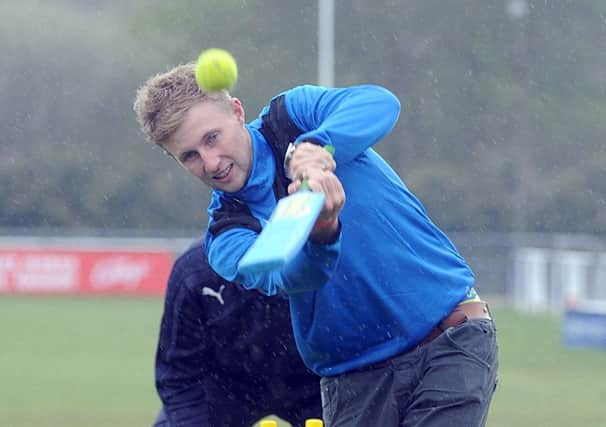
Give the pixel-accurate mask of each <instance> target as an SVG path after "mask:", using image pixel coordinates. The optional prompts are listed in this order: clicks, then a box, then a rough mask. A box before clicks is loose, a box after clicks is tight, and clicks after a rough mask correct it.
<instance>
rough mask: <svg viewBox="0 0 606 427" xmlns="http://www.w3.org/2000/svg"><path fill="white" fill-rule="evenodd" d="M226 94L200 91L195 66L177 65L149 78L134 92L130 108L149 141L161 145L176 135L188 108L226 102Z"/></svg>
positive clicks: (227, 98)
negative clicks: (208, 102)
mask: <svg viewBox="0 0 606 427" xmlns="http://www.w3.org/2000/svg"><path fill="white" fill-rule="evenodd" d="M230 99H231V97H230V95H229V93H228V92H227V91H219V92H213V93H206V92H203V91H202V90H201V89H200V88H199V87H198V85H197V83H196V78H195V64H193V63H189V64H184V65H178V66H176V67H174V68H173V69H171V70H169V71H167V72H165V73H162V74H157V75H155V76H153V77H151V78H150V79H149V80H147V82H145V84H144V85H143V86H141V87H140V88H139V89H138V90H137V95H136V98H135V102H134V105H133V109H134V110H135V113H136V115H137V121H138V122H139V125H140V126H141V130H142V131H143V133H144V134H145V136H146V138H147V140H148V141H149V142H152V143H155V144H159V145H162V144H163V143H165V142H167V141H168V140H169V139H170V137H171V136H172V135H173V134H174V133H175V132H176V130H177V129H178V128H179V126H180V125H181V123H183V119H184V117H185V114H186V113H187V112H188V111H189V109H190V108H191V107H192V106H194V105H196V104H198V103H200V102H207V101H211V102H219V103H225V104H227V103H229V100H230Z"/></svg>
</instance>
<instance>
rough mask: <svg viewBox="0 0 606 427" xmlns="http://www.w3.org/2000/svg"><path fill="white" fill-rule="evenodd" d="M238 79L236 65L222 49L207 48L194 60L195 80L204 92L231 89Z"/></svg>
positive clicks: (232, 58)
mask: <svg viewBox="0 0 606 427" xmlns="http://www.w3.org/2000/svg"><path fill="white" fill-rule="evenodd" d="M236 80H238V66H237V65H236V60H235V59H234V57H233V56H232V54H231V53H229V52H228V51H226V50H224V49H207V50H205V51H203V52H202V53H201V54H200V56H199V57H198V61H197V62H196V82H197V83H198V86H199V87H200V89H202V90H203V91H205V92H213V91H218V90H223V89H227V90H231V88H233V87H234V85H235V84H236Z"/></svg>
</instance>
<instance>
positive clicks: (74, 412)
mask: <svg viewBox="0 0 606 427" xmlns="http://www.w3.org/2000/svg"><path fill="white" fill-rule="evenodd" d="M161 308H162V301H161V300H159V299H149V300H138V299H82V298H73V299H72V298H22V297H2V298H0V338H1V347H0V426H2V427H8V426H18V427H29V426H31V427H34V426H35V427H40V426H62V427H72V426H73V427H75V426H78V427H80V426H89V427H95V426H114V427H120V426H124V427H126V426H128V427H133V426H148V425H150V423H151V421H152V420H153V418H154V416H155V414H156V412H157V410H158V407H159V400H158V398H157V397H156V395H155V391H154V387H153V362H154V352H155V344H156V338H157V333H158V324H159V320H160V315H161ZM493 311H494V314H495V318H496V320H497V327H498V330H499V340H500V349H501V369H500V384H499V387H498V390H497V393H496V395H495V399H494V401H493V405H492V409H491V413H490V417H489V421H488V425H489V426H490V427H511V426H515V427H524V426H529V427H542V426H549V427H570V426H583V427H604V426H606V410H604V409H603V408H604V403H605V402H606V380H605V376H604V373H605V372H606V352H598V351H588V350H574V351H572V350H566V349H564V348H563V347H562V345H561V342H560V330H559V327H560V325H559V320H558V319H557V318H554V317H551V316H548V315H545V316H530V315H523V314H519V313H515V312H513V311H511V310H509V309H504V308H500V309H496V310H493Z"/></svg>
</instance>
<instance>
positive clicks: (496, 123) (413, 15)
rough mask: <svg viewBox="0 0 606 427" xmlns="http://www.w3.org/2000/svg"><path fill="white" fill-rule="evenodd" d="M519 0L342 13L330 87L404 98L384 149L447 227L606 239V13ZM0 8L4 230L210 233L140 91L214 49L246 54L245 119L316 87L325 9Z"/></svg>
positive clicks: (385, 0) (586, 5)
mask: <svg viewBox="0 0 606 427" xmlns="http://www.w3.org/2000/svg"><path fill="white" fill-rule="evenodd" d="M508 4H509V3H508V1H506V0H499V1H497V0H493V1H485V0H463V1H459V2H455V3H449V2H442V1H437V0H424V1H421V0H415V1H409V2H400V1H395V0H377V1H375V2H365V1H361V0H352V1H351V2H336V61H337V62H336V66H335V70H336V75H335V82H336V84H337V85H349V84H357V83H367V82H370V83H378V84H383V85H385V86H387V87H388V88H390V89H391V90H393V91H394V92H395V93H396V94H397V95H398V96H399V97H400V99H401V100H402V104H403V111H402V114H401V118H400V122H399V124H398V125H397V126H396V128H395V129H394V131H393V132H392V134H390V136H389V137H388V138H387V139H386V141H385V142H383V143H381V144H379V145H378V147H377V148H378V150H379V151H380V152H381V153H383V154H384V155H385V156H386V157H387V158H388V159H389V161H390V162H391V163H392V164H393V165H394V166H395V167H396V168H397V170H398V171H399V172H400V174H401V175H402V176H403V177H404V179H405V180H406V182H407V183H408V184H409V186H410V187H411V188H412V189H413V191H415V193H416V194H418V195H419V196H420V198H421V199H422V200H423V202H424V203H425V205H426V206H427V208H428V210H429V212H430V214H431V215H432V217H434V219H435V220H436V221H437V222H438V223H439V224H440V225H442V226H443V227H445V228H447V229H451V230H453V229H454V230H475V231H487V230H491V231H501V230H502V231H507V230H510V229H511V228H512V227H514V223H515V221H513V220H512V218H514V216H515V214H516V210H518V212H519V209H520V208H521V207H523V208H524V212H523V214H524V223H525V228H526V229H527V230H528V231H559V232H565V231H568V232H590V233H591V232H602V233H603V232H604V231H606V209H604V205H605V204H606V179H604V178H606V177H605V176H604V174H605V170H606V168H605V167H604V165H605V164H606V144H604V135H605V133H606V128H605V127H606V125H605V124H604V123H603V121H602V117H603V115H604V112H605V111H606V90H605V83H604V82H606V79H605V77H606V76H605V73H606V71H604V70H606V51H604V49H601V48H600V46H602V45H603V44H604V42H606V25H605V24H604V18H603V17H604V16H606V4H604V3H603V2H601V1H597V0H588V1H585V2H582V4H580V3H578V2H571V1H566V0H561V1H557V2H539V1H530V0H529V1H527V3H526V4H527V6H528V7H527V14H526V15H525V16H524V17H523V19H524V21H520V20H517V21H516V20H514V19H512V16H511V15H510V14H508V10H507V6H508ZM0 14H1V15H2V16H3V24H2V26H0V49H1V50H2V52H3V53H4V60H3V61H1V62H0V91H1V93H2V99H3V102H2V103H1V104H0V128H1V130H2V132H1V134H0V135H1V136H0V138H1V139H0V147H1V150H2V155H1V156H0V189H1V190H0V191H1V192H0V195H1V196H2V209H1V211H0V212H1V215H0V226H4V227H11V226H22V227H38V226H50V227H90V228H100V229H105V228H108V229H116V228H129V229H141V230H151V229H176V228H184V229H187V230H193V229H200V228H201V227H202V224H204V223H205V221H206V218H205V213H204V212H205V208H206V203H207V194H208V190H207V189H206V188H204V186H202V185H200V184H199V183H197V182H195V181H194V180H193V179H191V178H190V177H188V176H187V174H186V173H185V172H183V171H181V170H180V169H179V168H176V167H175V166H174V165H173V164H172V160H170V159H168V158H165V156H164V155H163V154H162V153H161V152H160V150H154V149H150V147H149V146H147V144H146V143H144V142H143V137H142V135H141V134H140V132H138V130H137V124H136V122H135V117H134V114H133V112H132V101H133V98H134V94H135V91H136V89H137V87H138V86H139V85H141V84H142V83H143V82H144V80H145V79H147V78H148V77H150V76H151V75H152V74H154V73H156V72H161V71H164V70H166V69H168V68H170V67H172V66H173V65H175V64H177V63H183V62H188V61H192V60H195V58H196V56H197V55H198V53H199V52H200V51H201V50H202V49H204V48H206V47H211V46H219V47H224V48H227V49H229V50H231V51H233V52H234V54H235V56H236V57H237V58H238V61H239V64H240V80H239V82H238V85H237V86H236V88H235V91H234V94H235V95H236V96H238V97H240V98H242V99H243V101H244V103H245V105H246V106H247V111H248V115H249V118H252V117H253V116H254V115H255V114H256V113H257V111H258V110H259V109H260V108H261V106H262V105H263V104H264V103H265V102H266V101H267V100H268V98H269V97H270V96H272V95H274V94H275V93H277V92H279V91H281V90H283V89H286V88H288V87H290V86H293V85H297V84H302V83H313V82H314V81H315V78H316V55H317V46H316V27H317V24H316V19H317V11H316V3H315V2H294V1H292V0H290V1H283V0H282V1H280V0H266V1H263V2H258V1H253V0H237V1H236V0H208V1H205V2H196V1H193V0H187V1H181V2H172V3H170V2H165V1H160V0H149V1H146V2H143V1H138V0H129V1H125V2H122V3H116V2H111V1H94V2H93V1H82V0H55V1H53V2H52V4H51V2H40V1H35V0H22V1H20V2H3V3H2V4H0ZM521 172H523V173H521ZM520 185H522V186H524V187H520ZM520 188H523V190H524V191H523V193H524V198H525V199H526V203H525V204H524V206H520V205H518V201H519V200H518V193H516V191H519V189H520ZM516 189H517V190H516ZM192 195H193V197H192Z"/></svg>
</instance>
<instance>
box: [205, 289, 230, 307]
mask: <svg viewBox="0 0 606 427" xmlns="http://www.w3.org/2000/svg"><path fill="white" fill-rule="evenodd" d="M223 289H225V285H221V287H220V288H219V291H218V292H217V291H215V290H214V289H212V288H209V287H206V286H204V287H203V288H202V295H205V296H209V297H215V298H217V300H218V301H219V302H220V303H221V305H224V304H225V301H223V296H222V295H221V292H223Z"/></svg>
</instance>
